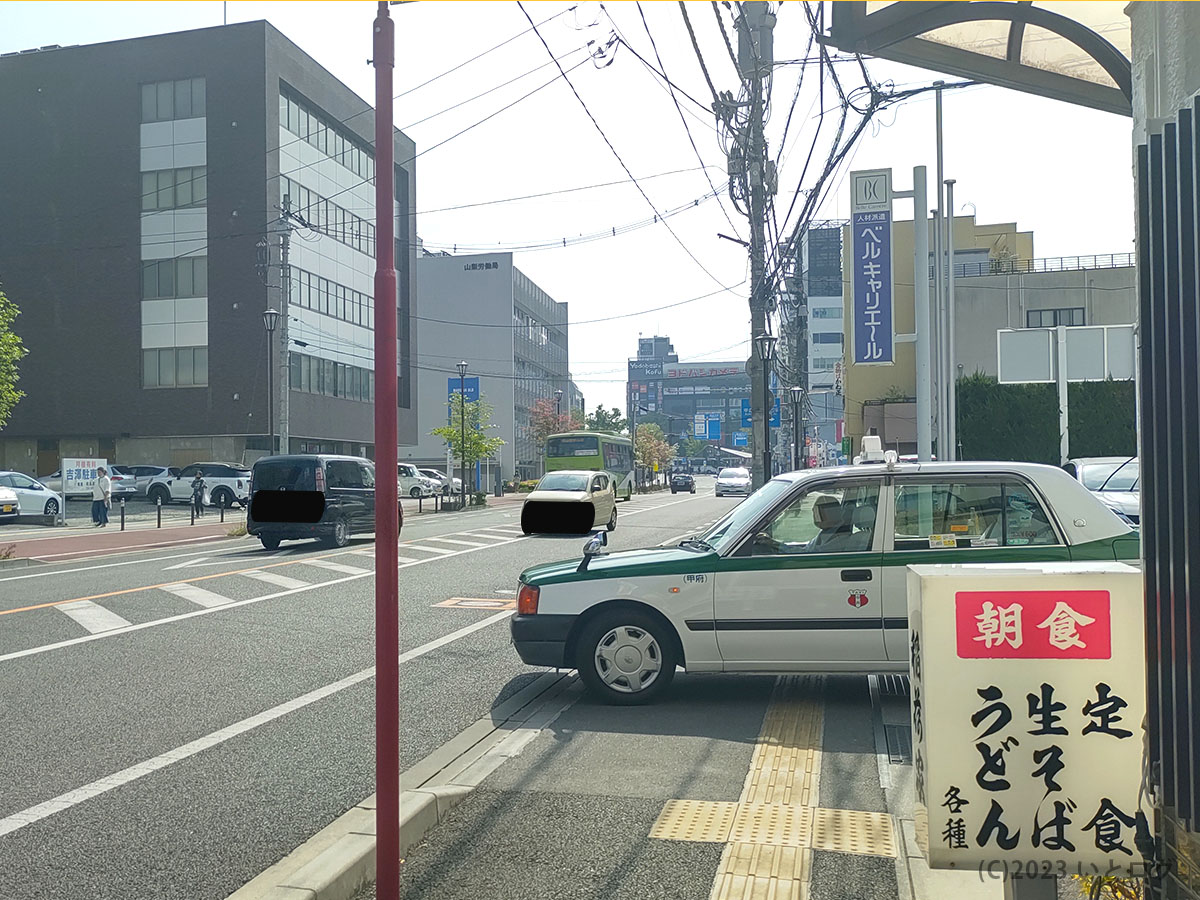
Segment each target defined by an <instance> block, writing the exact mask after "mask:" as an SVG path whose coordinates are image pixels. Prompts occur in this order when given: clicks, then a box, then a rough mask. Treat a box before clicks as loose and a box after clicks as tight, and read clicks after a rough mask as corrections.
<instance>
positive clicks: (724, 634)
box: [511, 460, 1139, 703]
mask: <svg viewBox="0 0 1200 900" xmlns="http://www.w3.org/2000/svg"><path fill="white" fill-rule="evenodd" d="M602 543H603V539H602V537H601V536H597V537H596V538H594V539H593V540H592V541H591V542H590V545H589V547H587V548H585V555H584V558H583V560H582V561H579V560H575V561H565V562H558V563H549V564H545V565H538V566H533V567H532V568H529V569H526V570H525V571H524V572H523V573H522V574H521V579H520V584H519V589H518V595H517V611H516V613H515V614H514V615H513V618H512V623H511V628H512V637H513V643H514V644H515V646H516V649H517V652H518V653H519V654H520V656H521V659H523V660H524V661H525V662H526V663H527V664H529V665H539V666H552V667H555V668H567V669H570V668H577V669H578V670H579V674H580V677H581V678H582V680H583V682H584V684H585V685H586V686H587V687H588V688H589V689H590V690H591V691H593V692H594V693H595V694H597V695H599V696H600V697H602V698H603V699H606V700H607V701H609V702H612V703H644V702H646V701H648V700H650V699H652V698H654V697H655V696H657V695H658V694H660V693H661V692H662V691H663V690H664V689H666V687H667V685H668V684H669V683H670V681H671V679H672V678H673V677H674V674H675V668H676V667H677V666H682V667H684V668H685V669H687V670H688V671H689V672H757V673H780V672H886V671H904V670H906V669H907V667H908V646H907V633H908V632H907V626H908V618H907V615H908V600H907V596H906V566H908V565H910V564H914V563H926V564H929V563H953V564H959V563H992V562H1006V563H1011V562H1062V561H1071V560H1114V559H1118V560H1134V559H1137V557H1138V552H1139V541H1138V535H1137V532H1136V531H1135V530H1133V529H1131V528H1130V527H1129V526H1128V525H1127V524H1126V523H1125V522H1123V521H1122V520H1121V519H1120V518H1119V517H1118V516H1117V515H1116V514H1115V513H1114V512H1113V511H1112V510H1111V509H1109V507H1108V506H1106V505H1105V504H1104V503H1102V502H1101V501H1100V500H1098V499H1096V497H1095V496H1094V495H1093V494H1092V493H1091V492H1089V491H1088V490H1087V489H1086V488H1084V487H1083V486H1082V485H1081V484H1080V483H1079V482H1078V481H1076V480H1075V479H1073V478H1071V476H1070V475H1068V474H1067V473H1066V472H1064V471H1062V470H1061V469H1058V468H1054V467H1051V466H1043V465H1035V464H1031V463H1015V462H1014V463H1007V462H945V463H936V462H935V463H924V464H904V463H901V464H897V463H896V462H895V461H894V460H889V461H888V462H887V463H886V464H879V465H855V466H848V467H842V468H830V469H811V470H807V471H803V472H792V473H789V474H786V475H781V476H779V477H777V478H775V479H774V480H772V481H770V482H768V483H767V484H766V485H764V486H763V487H762V488H761V489H760V490H758V491H756V492H755V493H754V494H753V495H751V496H750V497H749V498H748V499H747V500H745V501H743V502H742V503H740V504H739V505H738V506H736V507H735V508H734V509H733V510H732V511H730V512H729V514H728V515H726V516H725V517H724V518H723V519H721V520H720V521H719V522H717V524H716V525H714V526H713V527H712V528H711V529H709V530H708V531H707V532H705V533H704V534H701V535H698V536H696V537H693V538H689V539H687V540H685V541H683V542H681V543H680V544H679V545H678V546H674V547H658V548H652V549H645V550H630V551H623V552H614V553H609V554H603V555H601V554H600V553H599V552H598V550H599V546H600V545H601V544H602Z"/></svg>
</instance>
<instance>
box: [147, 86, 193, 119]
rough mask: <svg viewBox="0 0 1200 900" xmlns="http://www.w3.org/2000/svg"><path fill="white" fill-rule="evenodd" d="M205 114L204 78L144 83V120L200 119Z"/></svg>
mask: <svg viewBox="0 0 1200 900" xmlns="http://www.w3.org/2000/svg"><path fill="white" fill-rule="evenodd" d="M204 115H205V112H204V79H203V78H184V79H182V80H181V81H159V82H157V83H155V84H143V85H142V121H143V122H169V121H171V120H172V119H198V118H201V117H202V116H204Z"/></svg>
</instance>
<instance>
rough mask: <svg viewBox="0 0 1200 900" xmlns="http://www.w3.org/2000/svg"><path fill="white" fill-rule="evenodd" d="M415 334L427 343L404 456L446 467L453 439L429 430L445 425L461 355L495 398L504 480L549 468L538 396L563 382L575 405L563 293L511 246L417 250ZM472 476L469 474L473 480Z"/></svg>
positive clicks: (562, 387)
mask: <svg viewBox="0 0 1200 900" xmlns="http://www.w3.org/2000/svg"><path fill="white" fill-rule="evenodd" d="M413 332H414V340H415V341H420V342H421V343H420V344H419V346H420V347H421V348H422V349H421V353H420V355H419V356H418V358H417V360H416V362H415V364H414V366H413V369H414V370H415V372H416V374H417V377H416V384H417V403H418V421H417V443H416V445H415V446H413V447H411V448H406V447H402V448H401V449H400V458H401V460H411V461H412V462H415V463H417V464H419V465H430V466H436V467H437V468H439V469H444V468H445V467H446V444H445V441H443V440H442V439H441V438H440V437H433V436H431V435H430V433H429V432H430V431H432V430H433V429H434V428H438V427H440V426H442V425H445V424H446V422H447V418H448V415H449V410H448V407H447V401H448V399H449V396H450V394H451V393H452V392H455V391H457V390H458V369H457V367H456V366H457V363H458V362H459V361H460V360H464V361H466V363H467V384H466V389H467V396H468V399H470V398H471V397H472V395H473V390H474V384H475V382H472V381H471V379H473V378H478V379H479V381H478V391H479V393H480V394H481V395H482V396H483V398H484V399H485V400H487V402H488V403H490V404H491V406H492V410H493V412H492V424H493V425H495V426H496V429H495V430H494V431H493V432H492V433H493V434H494V435H496V436H497V437H499V438H501V439H503V441H504V446H503V447H502V448H501V449H500V451H499V453H498V454H497V458H496V459H494V460H491V461H489V464H487V465H486V466H485V467H486V468H487V469H488V474H490V476H491V477H490V478H487V476H486V475H484V474H482V473H481V478H487V480H486V487H487V488H489V489H490V488H491V487H492V485H493V484H494V481H495V477H496V476H495V470H494V469H493V468H492V464H495V465H498V466H499V469H500V471H501V473H502V477H503V478H505V479H512V478H533V477H536V476H537V475H538V474H540V472H541V468H540V466H541V461H540V459H539V454H538V449H537V446H536V444H535V442H534V440H533V437H532V435H531V433H530V429H529V409H530V407H531V406H532V405H533V403H534V402H535V401H537V400H538V399H539V398H542V397H547V398H551V399H553V398H554V396H555V395H554V392H555V391H556V390H561V391H563V412H567V410H568V409H569V402H570V400H569V398H570V390H571V383H570V375H569V373H568V366H567V304H566V303H560V302H558V301H556V300H554V299H553V298H552V297H551V296H550V295H549V294H547V293H546V292H545V291H543V290H542V289H541V288H539V287H538V286H537V285H536V284H534V283H533V282H532V281H531V280H530V279H529V278H528V277H526V275H525V274H524V273H522V272H521V270H520V269H517V268H516V267H515V266H513V259H512V254H511V253H482V254H473V255H469V256H450V255H428V256H421V257H419V258H418V259H417V303H416V313H415V314H414V316H413ZM468 483H470V482H468Z"/></svg>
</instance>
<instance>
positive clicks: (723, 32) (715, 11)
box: [712, 0, 742, 80]
mask: <svg viewBox="0 0 1200 900" xmlns="http://www.w3.org/2000/svg"><path fill="white" fill-rule="evenodd" d="M728 5H729V4H728V0H726V6H728ZM712 9H713V15H715V16H716V17H717V27H718V28H720V29H721V37H723V38H725V49H726V50H728V51H729V60H730V62H732V63H733V70H734V71H735V72H737V73H738V79H739V80H740V79H741V77H742V67H741V66H739V65H738V59H737V54H736V53H734V52H733V44H731V43H730V42H729V33H728V32H727V31H726V30H725V20H724V19H722V18H721V7H719V6H718V5H717V0H712Z"/></svg>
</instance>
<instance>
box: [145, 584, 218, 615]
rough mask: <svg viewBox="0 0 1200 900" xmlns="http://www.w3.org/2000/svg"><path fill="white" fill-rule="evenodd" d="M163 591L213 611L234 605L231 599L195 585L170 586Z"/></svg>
mask: <svg viewBox="0 0 1200 900" xmlns="http://www.w3.org/2000/svg"><path fill="white" fill-rule="evenodd" d="M161 590H164V591H166V592H167V593H168V594H174V595H175V596H176V597H182V598H183V599H184V600H190V601H191V602H192V603H195V604H196V605H197V606H203V607H204V608H205V609H212V608H214V607H217V606H225V605H226V604H228V603H232V602H233V600H231V599H230V598H229V597H222V596H221V595H220V594H214V593H213V592H212V591H206V590H205V589H204V588H202V587H196V585H194V584H185V583H183V582H180V583H179V584H168V585H166V586H165V587H163V588H161Z"/></svg>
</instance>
